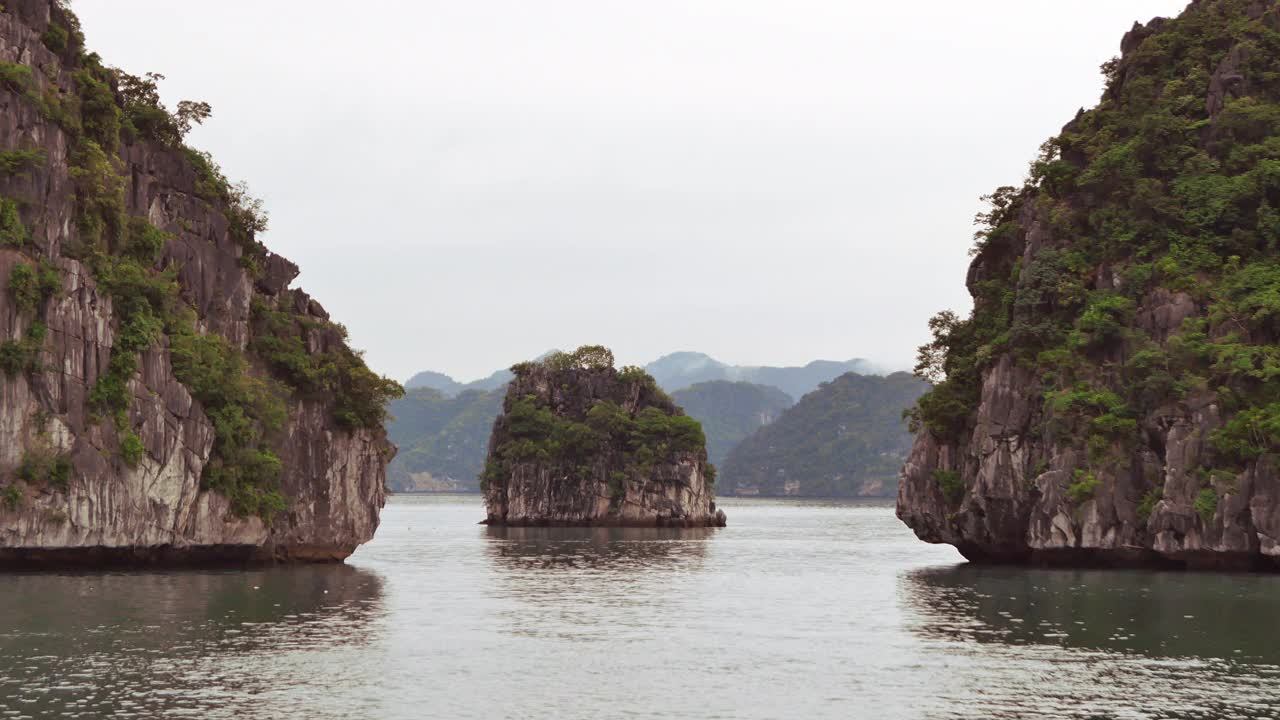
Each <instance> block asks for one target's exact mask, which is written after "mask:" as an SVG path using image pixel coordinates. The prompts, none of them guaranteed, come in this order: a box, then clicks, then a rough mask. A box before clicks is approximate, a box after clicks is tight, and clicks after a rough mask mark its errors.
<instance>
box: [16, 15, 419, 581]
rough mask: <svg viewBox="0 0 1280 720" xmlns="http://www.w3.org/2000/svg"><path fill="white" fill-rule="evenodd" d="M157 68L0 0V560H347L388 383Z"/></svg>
mask: <svg viewBox="0 0 1280 720" xmlns="http://www.w3.org/2000/svg"><path fill="white" fill-rule="evenodd" d="M154 89H155V86H154V81H150V80H148V79H146V78H138V77H134V76H130V75H127V74H125V73H122V72H120V71H116V70H112V69H109V68H106V67H104V66H103V65H102V64H101V61H100V59H99V58H98V57H97V56H96V55H93V54H89V53H87V52H86V51H85V49H84V45H83V36H82V35H81V33H80V32H79V28H78V23H77V21H76V19H75V18H74V16H72V15H71V14H70V12H69V11H68V10H67V9H66V8H65V7H64V6H63V5H62V4H61V3H59V2H53V1H52V0H8V2H6V3H4V4H3V5H0V343H2V345H0V369H2V370H3V373H0V565H12V564H45V563H59V564H61V563H84V564H95V563H100V562H126V563H146V562H200V561H244V560H301V561H317V560H339V559H342V558H344V557H346V556H347V555H349V554H350V553H351V552H352V551H353V550H354V549H355V548H356V546H358V545H359V544H361V543H363V542H365V541H367V540H368V539H369V538H370V537H372V535H373V532H374V530H375V529H376V527H377V525H378V515H379V511H380V508H381V507H382V505H383V502H384V477H385V468H386V464H387V462H388V460H389V458H390V457H391V456H392V455H393V454H394V449H393V448H392V447H391V446H390V445H389V444H388V443H387V441H386V439H385V433H384V432H383V430H382V427H381V414H380V413H381V408H382V403H383V402H384V401H385V397H386V396H387V395H389V394H394V392H395V387H394V385H393V384H391V383H389V382H388V381H385V380H383V379H381V378H377V377H376V376H374V375H372V374H371V373H369V371H368V370H367V368H365V367H364V364H363V362H362V361H361V360H360V358H359V355H358V354H357V353H354V352H352V351H351V350H350V349H349V348H348V347H347V346H346V344H345V342H344V338H345V331H343V330H342V328H341V326H339V325H336V324H334V323H331V322H330V321H329V318H328V315H327V314H326V313H325V311H324V310H323V308H321V306H320V305H319V304H318V303H317V302H316V301H314V300H312V299H310V298H309V297H308V296H307V295H306V294H305V293H303V292H302V291H301V290H290V289H289V288H288V286H289V283H290V282H291V281H292V280H293V279H294V278H295V277H296V275H297V274H298V269H297V267H296V266H294V265H293V264H292V263H290V262H288V261H287V260H285V259H283V258H281V257H279V256H276V255H273V254H271V253H269V252H268V251H266V249H265V248H264V247H263V246H262V245H261V244H260V243H259V242H258V241H257V240H256V239H255V238H254V235H255V233H256V232H257V231H260V230H261V229H263V228H264V227H265V216H264V215H262V213H261V210H260V208H259V207H257V204H256V203H255V202H254V201H253V200H252V199H250V198H248V196H247V195H245V193H244V191H243V188H240V187H236V186H233V185H231V184H230V183H227V182H226V179H225V178H224V177H223V176H222V174H221V172H220V171H219V170H218V169H217V166H216V165H215V164H213V163H212V161H211V159H210V158H208V156H206V155H203V154H200V153H197V152H194V151H192V150H190V149H189V148H187V147H185V146H184V145H183V143H182V140H181V138H182V135H183V134H184V132H185V130H186V129H189V126H190V123H191V122H192V121H195V122H199V121H200V120H202V119H204V118H205V117H207V116H208V108H207V106H206V107H205V109H204V111H203V112H202V111H201V110H200V109H199V107H198V106H196V105H192V106H185V107H180V108H179V111H178V112H177V113H172V114H171V113H169V112H168V111H167V110H165V109H164V108H163V106H161V105H160V104H159V102H158V100H157V98H156V95H155V93H154Z"/></svg>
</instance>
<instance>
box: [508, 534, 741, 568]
mask: <svg viewBox="0 0 1280 720" xmlns="http://www.w3.org/2000/svg"><path fill="white" fill-rule="evenodd" d="M715 533H716V529H715V528H619V527H554V528H553V527H486V528H485V538H486V540H488V541H489V542H488V547H487V550H488V554H489V557H490V558H492V559H494V560H495V561H496V562H499V563H501V564H503V565H505V566H507V569H510V570H525V569H530V568H540V569H551V570H557V569H558V570H574V569H588V568H589V569H597V570H600V569H603V570H610V571H619V572H622V571H626V572H636V571H639V572H644V571H646V570H651V569H655V568H659V567H660V568H664V569H666V570H670V569H671V568H672V566H682V565H688V564H689V563H701V562H702V559H703V558H704V557H705V555H706V542H707V540H708V539H710V538H711V537H713V536H714V535H715ZM694 569H696V568H694Z"/></svg>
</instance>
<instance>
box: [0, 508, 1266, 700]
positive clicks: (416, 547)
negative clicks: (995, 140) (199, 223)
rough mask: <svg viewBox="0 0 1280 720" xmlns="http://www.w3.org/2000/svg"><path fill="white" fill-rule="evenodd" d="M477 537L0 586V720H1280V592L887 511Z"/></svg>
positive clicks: (454, 524)
mask: <svg viewBox="0 0 1280 720" xmlns="http://www.w3.org/2000/svg"><path fill="white" fill-rule="evenodd" d="M724 506H725V508H726V511H727V512H728V513H729V522H730V527H728V528H726V529H723V530H692V531H691V530H663V531H658V530H650V531H644V530H622V529H611V530H603V529H601V530H545V529H527V530H507V531H503V530H490V529H487V528H484V527H480V526H477V525H476V524H475V523H476V521H477V520H479V519H480V518H481V517H483V512H482V508H481V506H480V502H479V499H478V498H475V497H435V498H414V497H409V498H395V499H393V500H392V502H391V504H389V505H388V507H387V509H386V511H385V513H384V515H383V527H382V529H381V530H380V531H379V533H378V537H377V539H376V540H375V541H374V542H372V543H370V544H369V545H367V546H366V547H364V548H362V549H361V550H360V551H359V552H357V553H356V555H354V556H353V557H352V558H351V560H350V561H349V563H348V564H347V565H346V566H336V567H332V566H331V567H301V568H280V569H270V570H255V571H248V572H237V571H220V572H154V573H111V574H105V573H100V574H61V575H50V574H44V575H36V574H26V575H9V576H0V588H2V589H3V591H2V592H0V718H7V717H24V716H30V717H42V716H51V715H53V716H67V717H105V716H111V717H131V716H132V717H147V718H151V717H194V718H223V717H226V718H231V717H237V718H274V717H305V718H327V717H334V718H340V717H363V718H502V717H507V718H535V717H549V718H606V717H608V718H613V717H623V718H625V717H635V718H685V717H696V718H828V717H829V718H875V719H876V720H884V719H888V718H904V719H905V718H921V717H925V718H951V717H962V718H1022V717H1027V718H1031V717H1035V718H1044V717H1065V718H1274V717H1280V625H1278V623H1277V621H1278V620H1280V577H1272V576H1249V575H1190V574H1187V575H1184V574H1176V573H1143V572H1109V571H1087V572H1086V571H1063V570H1056V571H1048V570H1021V569H989V568H974V567H970V566H966V565H964V564H963V563H962V560H961V558H960V557H959V556H958V555H956V554H955V552H954V551H952V550H950V549H949V548H943V547H933V546H928V545H924V544H922V543H919V542H917V541H916V540H915V539H914V537H913V536H912V535H911V534H910V532H909V531H907V530H906V529H905V528H904V527H902V526H901V525H900V524H899V523H898V521H897V520H896V519H895V518H894V517H893V510H892V508H891V507H890V506H889V505H887V504H883V503H879V504H849V503H843V504H842V503H820V502H817V503H802V502H794V503H792V502H775V501H763V500H762V501H732V500H731V501H728V502H725V503H724Z"/></svg>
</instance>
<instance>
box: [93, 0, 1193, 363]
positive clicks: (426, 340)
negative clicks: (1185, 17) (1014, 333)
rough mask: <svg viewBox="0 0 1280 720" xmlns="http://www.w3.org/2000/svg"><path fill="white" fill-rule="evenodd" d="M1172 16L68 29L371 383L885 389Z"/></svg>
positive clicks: (785, 14) (211, 16)
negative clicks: (196, 169)
mask: <svg viewBox="0 0 1280 720" xmlns="http://www.w3.org/2000/svg"><path fill="white" fill-rule="evenodd" d="M1185 5H1186V0H1075V1H1074V2H1070V3H1063V2H1060V1H1058V0H968V1H967V2H955V0H915V1H914V2H910V3H903V2H890V1H881V2H866V1H864V0H647V1H646V2H622V1H621V0H450V1H449V2H441V1H439V0H416V1H412V2H410V1H408V0H404V1H393V0H364V1H363V2H360V3H352V2H349V1H344V2H333V1H331V0H305V1H304V0H220V1H219V2H194V1H187V0H184V1H183V2H174V0H75V2H74V8H75V10H76V12H77V13H78V14H79V15H80V17H81V19H82V21H83V23H84V29H85V32H86V35H87V36H88V42H89V45H90V47H91V48H93V49H95V50H97V51H98V52H100V53H101V54H102V56H103V57H104V58H105V59H106V61H107V62H108V63H109V64H113V65H117V66H120V67H122V68H124V69H126V70H129V71H131V72H134V73H137V74H141V73H143V72H146V71H156V72H161V73H164V74H165V75H167V76H168V80H167V81H166V82H165V83H164V85H163V86H162V90H163V91H164V95H165V97H166V99H167V101H168V102H169V103H170V105H171V106H172V104H173V103H175V102H176V101H177V100H180V99H185V98H190V99H200V100H205V101H208V102H209V103H211V104H212V105H213V107H214V118H213V119H212V120H211V121H210V122H209V124H208V125H207V126H206V127H203V128H199V129H198V130H196V131H195V132H194V133H192V136H191V138H190V141H191V143H192V144H193V145H195V146H197V147H200V148H202V149H207V150H210V151H211V152H213V154H214V155H215V157H216V158H217V159H218V160H219V161H220V162H221V163H222V165H223V166H224V168H225V169H226V171H227V173H228V175H229V176H231V177H232V178H233V179H246V180H248V181H249V183H250V185H251V187H252V188H253V189H254V191H255V192H256V193H257V194H259V195H261V196H262V197H263V198H264V199H265V200H266V202H267V205H268V207H269V209H270V211H271V231H270V232H269V234H268V235H267V236H266V237H264V238H263V239H264V240H265V241H266V243H267V244H268V246H270V247H271V248H272V249H273V250H275V251H277V252H280V253H281V254H284V255H286V256H287V257H289V258H291V259H293V260H294V261H295V262H297V263H298V264H299V265H301V266H302V269H303V274H302V276H301V278H300V279H299V281H298V282H297V283H296V285H297V286H301V287H303V288H304V289H306V290H307V291H308V292H310V293H311V294H312V295H314V296H315V297H316V298H317V299H319V300H320V301H321V302H322V303H323V304H324V305H325V307H326V308H328V310H329V311H330V312H331V313H332V314H333V315H334V317H335V319H337V320H340V321H342V322H344V323H346V325H347V326H348V327H349V328H350V330H351V336H352V339H353V341H354V343H355V344H356V345H357V346H358V347H361V348H364V349H366V350H367V351H368V359H369V361H370V364H371V365H372V366H373V367H374V368H375V369H376V370H378V371H380V372H383V373H386V374H389V375H392V376H393V377H397V378H400V379H404V378H406V377H408V376H409V375H411V374H412V373H414V372H416V371H418V370H422V369H435V370H440V371H443V372H447V373H450V374H452V375H454V376H455V377H457V378H459V379H462V380H469V379H474V378H476V377H480V376H482V375H487V374H489V373H490V372H491V371H493V370H494V369H497V368H499V367H505V366H507V365H509V364H511V363H512V362H514V361H517V360H520V359H524V358H528V357H532V356H534V355H537V354H539V353H541V352H542V351H544V350H546V349H548V348H551V347H564V348H568V347H576V346H577V345H580V344H583V343H604V344H607V345H610V346H611V347H613V348H614V350H615V351H616V352H617V354H618V356H619V360H620V361H622V362H628V363H630V362H636V363H643V362H647V361H649V360H652V359H654V358H656V357H657V356H659V355H661V354H664V353H667V352H671V351H675V350H700V351H703V352H707V353H709V354H711V355H714V356H716V357H718V358H720V359H721V360H724V361H726V362H731V363H736V364H772V365H784V364H803V363H806V362H808V361H810V360H813V359H816V358H825V359H847V358H851V357H866V358H871V359H873V360H876V361H879V362H881V363H884V364H887V365H890V366H893V367H907V366H909V365H910V364H911V359H912V357H913V356H914V349H915V347H916V346H917V345H919V344H920V343H921V342H922V341H924V340H925V338H926V336H927V334H928V333H927V327H926V321H927V320H928V318H929V317H930V316H931V315H932V314H933V313H935V312H936V311H938V310H940V309H943V308H953V309H956V310H960V311H967V310H968V308H969V299H968V295H967V294H966V293H965V290H964V275H965V268H966V266H967V262H968V256H967V251H968V248H969V246H970V243H971V238H972V232H973V228H972V218H973V215H974V213H975V212H977V211H978V210H980V209H981V205H980V203H979V202H978V198H979V196H981V195H983V194H985V193H987V192H989V191H991V190H992V189H994V188H995V187H997V186H999V185H1004V184H1014V183H1016V182H1018V181H1020V180H1021V178H1022V177H1023V176H1024V175H1025V171H1026V167H1027V163H1028V162H1029V161H1030V160H1031V158H1032V157H1033V156H1034V154H1035V151H1036V149H1037V148H1038V146H1039V145H1040V143H1041V142H1043V141H1044V140H1045V139H1046V138H1048V137H1049V136H1051V135H1053V134H1055V133H1056V132H1057V131H1058V129H1060V128H1061V126H1062V125H1063V124H1064V123H1065V122H1066V121H1068V120H1069V119H1070V118H1071V117H1072V116H1073V114H1074V113H1075V111H1076V109H1077V108H1079V107H1081V106H1089V105H1093V104H1094V103H1095V101H1096V100H1097V98H1098V96H1099V94H1100V92H1101V87H1102V80H1101V76H1100V74H1099V72H1098V66H1099V65H1100V64H1101V63H1102V62H1104V61H1105V60H1107V59H1108V58H1110V57H1112V56H1113V55H1115V54H1116V53H1117V52H1118V48H1119V42H1120V38H1121V36H1122V35H1123V34H1124V32H1125V31H1127V30H1128V29H1129V28H1130V27H1131V25H1132V24H1133V22H1134V21H1135V20H1142V21H1143V22H1145V21H1147V20H1149V19H1150V18H1152V17H1154V16H1156V15H1172V14H1176V13H1177V12H1179V11H1180V10H1181V9H1182V8H1183V7H1184V6H1185Z"/></svg>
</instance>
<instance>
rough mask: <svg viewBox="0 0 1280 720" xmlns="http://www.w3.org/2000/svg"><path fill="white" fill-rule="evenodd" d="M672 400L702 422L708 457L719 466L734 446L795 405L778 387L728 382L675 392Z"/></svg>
mask: <svg viewBox="0 0 1280 720" xmlns="http://www.w3.org/2000/svg"><path fill="white" fill-rule="evenodd" d="M671 399H672V400H675V401H676V404H677V405H679V406H680V407H681V408H684V411H685V413H686V414H687V415H689V416H690V417H692V418H696V419H697V420H698V422H700V423H702V431H703V432H704V433H706V435H707V455H709V456H710V458H711V462H712V463H713V464H715V465H717V466H718V465H721V464H723V463H724V461H725V458H727V457H728V456H729V451H730V450H732V449H733V448H734V446H736V445H737V444H738V443H740V442H742V441H743V440H744V439H745V438H746V437H747V436H749V435H751V433H753V432H755V431H756V430H759V429H760V428H762V427H764V426H765V425H768V424H769V423H772V422H773V421H774V420H777V419H778V416H779V415H781V414H782V412H783V411H784V410H786V409H787V408H789V407H791V406H792V405H794V404H795V401H794V400H792V399H791V396H790V395H788V394H786V393H784V392H782V391H781V390H779V389H778V388H776V387H769V386H768V385H753V384H751V383H745V382H729V381H727V380H712V381H711V382H703V383H698V384H697V385H691V386H689V387H687V388H685V389H683V390H677V391H676V392H673V393H671Z"/></svg>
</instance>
